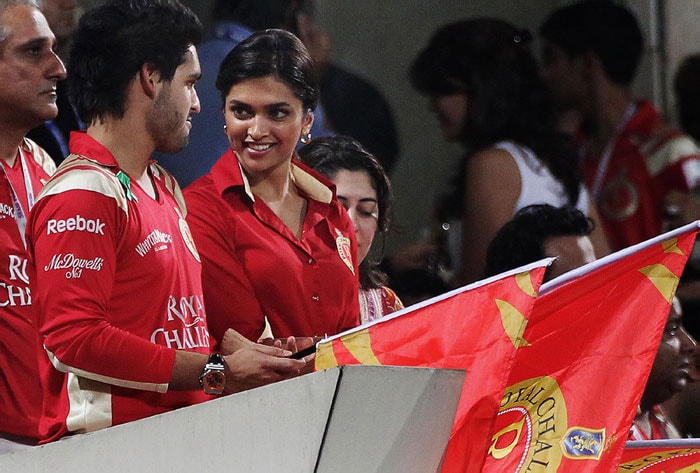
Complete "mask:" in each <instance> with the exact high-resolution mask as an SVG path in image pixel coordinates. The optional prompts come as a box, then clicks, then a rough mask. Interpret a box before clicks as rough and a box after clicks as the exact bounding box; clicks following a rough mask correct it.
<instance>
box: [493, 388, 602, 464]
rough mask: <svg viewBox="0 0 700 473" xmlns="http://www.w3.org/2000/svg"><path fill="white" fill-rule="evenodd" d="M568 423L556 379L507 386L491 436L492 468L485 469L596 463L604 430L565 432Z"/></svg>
mask: <svg viewBox="0 0 700 473" xmlns="http://www.w3.org/2000/svg"><path fill="white" fill-rule="evenodd" d="M567 424H568V417H567V409H566V400H565V399H564V395H563V393H562V392H561V389H560V388H559V384H558V383H557V381H556V380H555V379H554V378H551V377H549V376H541V377H538V378H532V379H528V380H525V381H522V382H520V383H517V384H514V385H513V386H510V387H508V388H506V390H505V393H504V394H503V399H502V401H501V407H500V410H499V412H498V417H497V418H496V423H495V425H494V432H495V433H494V434H493V436H492V437H491V445H490V447H489V451H488V456H487V460H486V462H487V464H490V467H491V468H487V470H488V471H509V472H514V473H525V472H531V471H557V468H558V467H559V465H560V463H561V461H562V458H563V457H566V458H569V459H576V460H583V459H599V458H600V455H601V453H602V451H603V446H604V444H605V430H592V429H587V428H585V427H578V426H577V427H573V428H571V429H568V430H567V427H568V425H567ZM564 432H566V434H565V435H564V437H563V438H562V433H564ZM494 467H497V468H494Z"/></svg>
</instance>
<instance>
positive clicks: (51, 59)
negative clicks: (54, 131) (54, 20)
mask: <svg viewBox="0 0 700 473" xmlns="http://www.w3.org/2000/svg"><path fill="white" fill-rule="evenodd" d="M0 24H2V25H4V27H5V28H6V31H7V32H8V33H9V35H8V36H7V38H6V39H5V40H4V41H2V42H0V83H2V87H0V124H8V125H11V126H13V127H17V126H21V127H24V128H26V130H27V131H29V130H30V129H31V128H33V127H35V126H37V125H40V124H41V123H43V122H45V121H47V120H51V119H53V118H55V117H56V114H57V113H58V108H57V106H56V83H57V82H58V81H59V80H62V79H65V78H66V69H65V67H64V66H63V63H62V62H61V60H60V59H59V58H58V56H56V54H55V53H54V51H53V47H54V45H55V42H56V38H55V37H54V35H53V33H52V32H51V29H50V28H49V25H48V23H47V22H46V18H44V15H42V13H41V12H40V11H39V10H37V9H36V8H34V7H32V6H29V5H17V6H12V7H9V8H7V9H6V10H5V12H4V13H3V14H1V15H0Z"/></svg>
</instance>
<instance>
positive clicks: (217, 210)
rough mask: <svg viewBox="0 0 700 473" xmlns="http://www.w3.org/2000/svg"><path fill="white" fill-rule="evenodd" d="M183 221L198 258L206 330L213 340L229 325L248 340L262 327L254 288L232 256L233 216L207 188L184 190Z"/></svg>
mask: <svg viewBox="0 0 700 473" xmlns="http://www.w3.org/2000/svg"><path fill="white" fill-rule="evenodd" d="M185 197H186V203H187V209H188V215H187V224H188V225H189V227H190V230H191V232H192V237H193V238H194V242H195V245H196V246H197V251H198V252H199V255H200V257H201V260H202V290H203V293H204V305H205V307H206V311H207V323H208V325H209V331H210V333H211V335H212V336H213V337H214V339H215V340H216V341H221V339H222V337H223V335H224V333H225V332H226V330H228V329H229V328H233V329H235V330H236V331H238V332H239V333H241V334H242V335H243V336H245V337H246V338H248V339H249V340H252V341H257V340H258V338H259V337H260V336H261V334H262V333H263V330H264V329H265V317H264V314H263V313H262V309H261V308H260V304H259V303H258V299H257V296H256V294H255V290H254V289H253V285H252V284H251V282H250V280H249V279H248V276H247V274H246V272H245V269H244V267H243V264H241V262H240V261H239V260H238V257H237V256H236V242H235V235H234V233H235V230H234V227H233V225H234V224H233V222H232V221H233V219H232V218H231V216H230V215H229V212H228V210H227V209H226V208H224V207H223V206H222V205H219V204H218V203H219V202H220V199H219V198H216V196H212V195H210V192H209V191H208V189H207V188H198V189H196V190H191V191H190V189H187V190H186V192H185Z"/></svg>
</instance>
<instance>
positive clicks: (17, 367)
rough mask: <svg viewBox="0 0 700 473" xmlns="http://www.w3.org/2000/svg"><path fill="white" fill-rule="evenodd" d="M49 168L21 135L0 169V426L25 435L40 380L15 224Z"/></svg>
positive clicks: (36, 410) (33, 423)
mask: <svg viewBox="0 0 700 473" xmlns="http://www.w3.org/2000/svg"><path fill="white" fill-rule="evenodd" d="M55 169H56V166H55V165H54V162H53V160H52V159H51V157H50V156H49V155H48V154H47V153H46V152H45V151H44V150H43V149H41V148H40V147H39V146H37V145H36V143H34V142H32V141H30V140H25V141H24V143H23V145H22V153H19V154H18V157H17V159H15V163H14V165H13V166H11V167H10V166H6V167H4V169H3V170H0V247H1V248H2V250H1V251H0V257H1V258H2V260H1V261H0V360H1V363H2V375H1V376H0V431H1V432H2V433H6V434H12V435H17V436H21V437H25V438H26V439H27V440H30V439H38V438H39V432H38V427H39V417H40V415H41V384H40V383H39V370H38V367H37V350H38V346H39V343H38V342H39V338H38V335H37V331H36V328H35V327H34V325H33V323H32V322H31V304H32V296H31V293H30V291H29V277H28V274H27V251H26V249H25V246H24V240H23V236H24V235H23V232H22V233H20V228H22V227H23V226H24V223H23V222H22V220H23V216H24V222H25V223H26V215H27V214H28V213H29V203H30V201H32V200H33V198H32V197H31V196H32V195H36V194H38V193H39V191H40V190H41V188H42V187H43V186H44V184H45V183H46V181H47V180H48V178H49V176H50V175H51V174H52V173H53V172H54V170H55ZM24 170H26V171H27V174H28V176H26V177H27V178H28V179H26V180H25V174H24ZM8 179H9V182H8ZM13 195H14V197H13ZM15 197H16V200H15ZM17 204H19V205H20V207H21V209H20V215H17V212H16V211H15V206H16V205H17ZM18 219H19V220H18Z"/></svg>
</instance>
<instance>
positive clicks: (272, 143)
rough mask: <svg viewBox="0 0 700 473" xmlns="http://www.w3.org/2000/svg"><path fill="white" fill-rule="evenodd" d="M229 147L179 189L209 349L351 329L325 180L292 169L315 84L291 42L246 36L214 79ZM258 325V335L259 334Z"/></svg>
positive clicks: (344, 240)
mask: <svg viewBox="0 0 700 473" xmlns="http://www.w3.org/2000/svg"><path fill="white" fill-rule="evenodd" d="M216 87H217V89H218V90H219V92H220V93H221V97H222V100H223V106H224V119H225V123H226V125H225V127H224V130H223V132H225V133H226V135H227V136H228V139H229V141H230V143H231V148H230V149H229V150H228V151H227V152H226V153H225V154H224V155H223V156H222V157H221V158H219V160H218V161H217V162H216V164H214V167H213V168H212V170H211V172H210V173H209V174H207V175H205V176H202V177H201V178H199V179H198V180H196V181H195V182H193V183H192V184H191V185H189V186H188V187H187V189H186V190H185V192H184V195H185V199H186V201H187V208H188V211H189V215H188V217H187V220H188V223H189V225H190V228H191V230H192V235H193V237H194V240H195V242H196V245H197V249H198V251H199V253H200V255H201V258H202V286H203V289H204V302H205V305H206V309H207V320H208V322H209V327H210V330H211V334H212V335H213V337H214V338H215V339H216V340H218V341H221V340H222V336H223V334H224V332H225V331H226V329H228V328H229V327H230V328H233V329H235V330H236V331H238V332H240V333H241V334H243V335H244V336H245V337H246V338H248V339H250V340H253V341H256V340H258V339H260V338H268V337H270V335H271V334H270V332H269V330H267V329H268V328H270V329H271V331H272V336H273V338H285V337H289V336H301V337H314V336H323V335H325V334H329V335H330V334H335V333H338V332H340V331H343V330H346V329H349V328H352V327H354V326H356V325H357V322H358V320H359V316H360V309H359V302H358V300H359V296H358V291H359V281H358V276H357V273H358V259H357V245H356V241H355V232H354V231H353V228H352V222H351V221H350V219H349V217H348V216H347V213H346V212H345V210H344V209H343V208H342V206H341V205H340V203H339V202H338V200H337V199H336V198H335V196H334V194H333V191H332V189H331V183H330V182H329V181H327V180H326V179H325V178H323V177H322V176H320V175H318V174H316V173H314V172H313V171H312V170H310V169H309V168H307V167H306V166H304V165H303V164H300V163H299V162H298V161H297V160H296V159H293V157H294V155H295V151H294V150H295V147H296V145H297V143H298V142H299V140H300V139H301V140H302V141H306V140H309V139H310V130H311V125H312V123H313V119H314V115H313V110H314V107H315V106H316V103H317V101H318V83H317V77H316V72H315V70H314V67H313V62H312V60H311V57H310V56H309V53H308V51H307V50H306V48H305V47H304V45H303V44H302V43H301V41H299V39H298V38H297V37H296V36H294V35H293V34H291V33H289V32H287V31H283V30H265V31H260V32H257V33H254V34H253V35H252V36H250V37H248V38H247V39H245V40H244V41H242V42H241V43H239V44H238V45H237V46H236V47H235V48H233V49H232V50H231V52H230V53H229V54H228V55H227V56H226V58H225V59H224V61H223V62H222V64H221V68H220V70H219V74H218V77H217V80H216ZM268 324H269V327H268Z"/></svg>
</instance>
